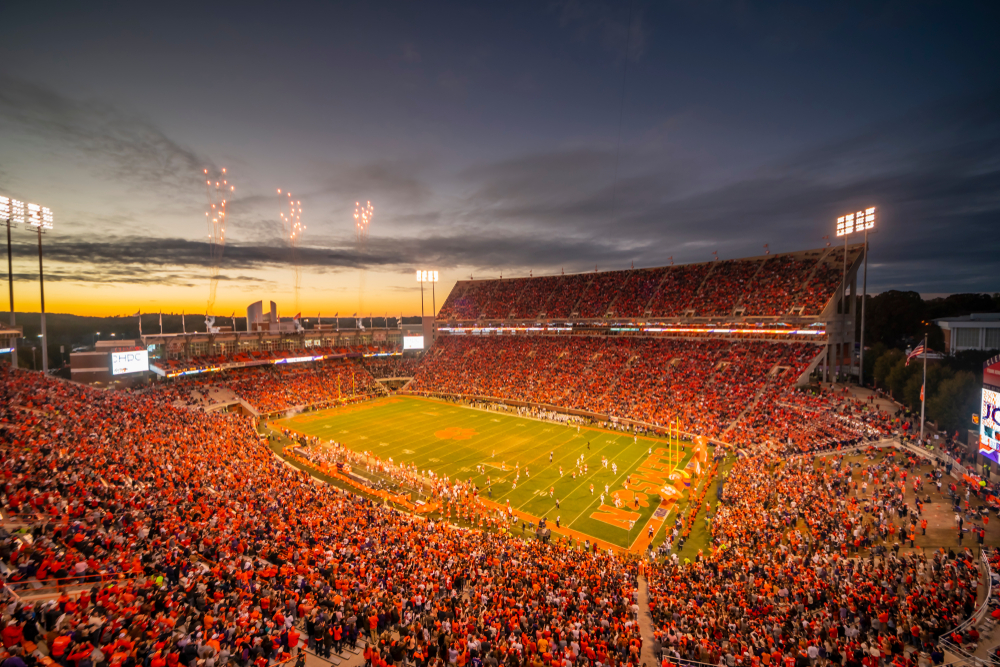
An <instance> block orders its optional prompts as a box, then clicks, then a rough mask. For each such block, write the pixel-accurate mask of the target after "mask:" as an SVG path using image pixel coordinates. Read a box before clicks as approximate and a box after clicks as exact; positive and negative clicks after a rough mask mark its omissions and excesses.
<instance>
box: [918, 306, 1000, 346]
mask: <svg viewBox="0 0 1000 667" xmlns="http://www.w3.org/2000/svg"><path fill="white" fill-rule="evenodd" d="M934 321H935V322H936V323H937V324H938V326H940V327H941V331H943V332H944V351H945V353H946V354H955V353H956V352H964V351H965V350H1000V313H973V314H972V315H963V316H961V317H942V318H940V319H937V320H934Z"/></svg>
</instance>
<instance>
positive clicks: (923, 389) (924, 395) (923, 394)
mask: <svg viewBox="0 0 1000 667" xmlns="http://www.w3.org/2000/svg"><path fill="white" fill-rule="evenodd" d="M926 404H927V334H926V333H925V334H924V384H923V385H922V386H921V387H920V444H921V445H923V444H924V406H925V405H926Z"/></svg>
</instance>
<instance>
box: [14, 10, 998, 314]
mask: <svg viewBox="0 0 1000 667" xmlns="http://www.w3.org/2000/svg"><path fill="white" fill-rule="evenodd" d="M997 25H1000V4H998V3H995V2H974V1H969V2H961V3H946V2H922V1H919V0H907V1H905V2H903V1H899V2H896V1H892V2H876V1H865V2H837V3H802V2H784V1H781V0H778V1H775V2H760V3H755V2H747V1H746V0H732V1H730V0H697V1H696V0H683V1H672V0H658V1H655V2H654V1H652V0H621V1H620V2H602V1H599V0H564V1H555V0H553V1H551V2H550V1H546V0H536V1H533V2H515V1H506V2H471V3H470V2H390V1H385V2H363V3H362V2H357V3H350V2H341V3H328V2H315V3H299V2H285V3H280V4H274V3H268V4H255V3H252V2H239V3H237V2H232V3H225V2H218V3H184V2H177V3H166V4H164V3H159V4H151V3H66V4H59V3H3V5H2V7H0V194H2V195H7V196H11V197H16V198H19V199H23V200H25V201H29V202H34V203H38V204H42V205H45V206H48V207H49V208H51V209H52V210H53V212H54V215H55V228H54V229H53V230H52V231H51V232H49V233H48V234H46V235H45V237H44V239H43V244H44V253H45V270H44V276H45V297H46V310H48V311H50V312H67V313H75V314H81V315H114V314H132V313H134V312H135V311H137V310H141V311H142V312H156V311H163V312H181V311H185V312H188V313H203V312H209V313H212V314H218V315H229V313H230V312H233V311H237V312H245V308H246V306H247V304H249V303H251V302H253V301H256V300H258V299H264V300H265V301H266V300H274V301H276V302H277V303H278V307H279V312H280V313H281V314H282V315H293V314H295V312H296V311H298V312H303V313H304V314H307V315H309V316H312V315H313V314H317V313H319V314H323V315H324V316H328V315H333V314H334V313H339V314H340V315H342V316H349V315H351V314H353V313H359V314H365V315H367V314H368V313H374V314H375V315H382V314H386V313H388V314H390V315H396V314H404V315H414V314H419V313H420V289H419V285H418V284H417V283H416V280H415V277H414V271H415V270H416V269H435V270H438V271H439V273H440V278H441V282H440V283H439V284H438V285H437V286H436V287H435V291H436V294H435V302H436V306H437V307H440V305H441V304H442V303H443V301H444V299H445V296H446V295H447V293H448V291H449V290H450V289H451V287H452V285H454V283H455V281H456V280H460V279H467V278H469V277H470V276H471V277H474V278H487V277H498V276H501V275H503V276H521V275H528V274H529V272H530V273H531V274H532V275H544V274H555V273H559V272H562V271H565V272H567V273H569V272H578V271H593V270H595V269H596V270H611V269H623V268H628V267H629V266H632V265H634V266H636V267H648V266H663V265H665V264H669V263H670V262H671V261H673V262H675V263H686V262H700V261H708V260H711V259H712V258H713V254H712V253H713V252H717V253H718V257H719V258H720V259H727V258H735V257H746V256H756V255H761V254H763V253H764V244H767V246H768V248H769V250H770V252H783V251H795V250H803V249H807V248H818V247H822V246H823V245H824V244H825V243H826V242H827V241H825V240H824V239H823V237H824V236H826V235H832V234H833V230H834V224H835V219H836V217H837V216H838V215H842V214H844V213H847V212H851V211H854V210H857V209H860V208H865V207H868V206H876V207H878V215H879V219H878V223H877V226H878V229H877V233H875V234H873V235H872V237H871V248H872V250H871V263H870V266H869V270H870V275H869V279H868V283H869V291H871V292H878V291H882V290H886V289H902V290H915V291H918V292H921V293H922V294H925V295H938V294H948V293H954V292H974V291H990V292H993V291H1000V280H997V278H996V276H997V272H998V268H1000V261H998V259H997V257H998V250H1000V243H998V242H997V241H996V240H994V239H995V238H996V234H997V231H996V230H998V229H1000V196H998V193H1000V66H998V64H1000V40H997V39H996V36H995V28H996V26H997ZM222 168H225V169H226V170H227V171H226V173H227V175H228V177H229V179H228V180H229V181H230V182H231V183H232V185H233V187H234V188H235V189H234V190H233V192H232V193H231V199H230V201H229V206H228V220H227V224H226V232H225V245H224V247H221V248H220V247H215V248H213V247H212V243H211V240H210V238H209V225H208V223H207V222H206V215H205V214H206V210H207V209H208V206H209V201H210V200H209V194H208V192H207V191H206V186H205V176H204V174H205V171H204V170H206V169H207V170H209V173H210V174H211V175H215V174H218V173H219V172H220V170H221V169H222ZM279 188H280V189H281V190H282V194H281V195H279V194H278V189H279ZM287 192H291V193H292V196H293V198H294V199H295V200H296V201H300V202H301V208H302V214H301V221H302V224H303V225H304V226H305V229H304V231H303V232H302V234H301V235H300V237H299V238H298V240H297V242H296V243H295V244H293V243H292V242H291V241H290V239H289V232H288V229H287V226H284V225H283V223H282V220H281V218H280V216H279V214H280V213H281V212H284V211H286V210H287V203H286V201H283V200H282V198H283V197H284V196H285V193H287ZM357 202H360V203H361V204H365V203H366V202H371V205H372V207H373V210H374V215H373V219H372V221H371V224H370V227H369V231H368V236H367V239H365V240H359V239H358V237H357V234H356V230H355V219H354V212H355V208H356V203H357ZM36 245H37V240H36V237H35V236H33V235H32V234H31V233H30V232H28V231H26V230H23V229H17V230H15V231H14V232H13V252H14V257H15V262H14V274H15V299H16V301H15V309H16V310H18V311H30V310H37V308H38V305H39V290H38V262H37V247H36ZM220 254H221V259H216V258H217V257H218V256H219V255H220ZM296 274H298V284H299V289H298V290H296V287H295V286H296V281H297V280H296ZM213 276H215V277H216V278H215V280H216V290H215V299H214V301H213V300H212V298H211V293H212V290H211V283H212V278H213ZM426 299H427V301H426V306H425V307H426V311H427V313H428V314H430V310H431V296H430V293H429V290H428V293H427V294H426ZM0 308H3V309H6V308H7V304H6V300H4V303H3V304H2V306H0Z"/></svg>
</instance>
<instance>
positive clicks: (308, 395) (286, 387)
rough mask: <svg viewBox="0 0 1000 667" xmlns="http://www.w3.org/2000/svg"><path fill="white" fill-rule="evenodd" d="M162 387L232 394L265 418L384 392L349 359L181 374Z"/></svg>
mask: <svg viewBox="0 0 1000 667" xmlns="http://www.w3.org/2000/svg"><path fill="white" fill-rule="evenodd" d="M161 387H162V389H163V391H166V392H171V395H174V394H173V392H178V391H180V392H188V393H189V394H193V393H194V392H197V393H198V394H199V395H200V396H212V395H213V394H214V393H216V392H221V393H225V392H230V393H231V394H232V395H235V396H238V397H239V398H241V399H243V400H244V401H246V402H247V403H248V404H250V405H251V406H252V407H253V408H254V410H256V411H257V412H258V413H259V414H262V415H270V414H274V413H278V412H285V411H287V410H292V409H301V408H304V407H321V406H326V405H332V404H335V403H337V402H338V401H341V400H343V399H347V398H354V397H356V396H374V395H376V394H379V393H381V390H380V389H379V386H378V383H377V382H375V380H374V378H373V377H372V376H371V374H370V373H369V372H368V371H367V370H365V367H364V366H363V365H360V364H358V363H355V362H354V361H350V360H330V361H314V362H305V363H295V364H267V365H262V366H249V367H246V368H235V369H231V370H227V371H222V372H219V373H210V374H205V375H195V376H182V377H178V378H174V379H173V380H172V381H170V382H167V383H161V384H160V385H159V386H158V387H157V388H158V389H160V388H161Z"/></svg>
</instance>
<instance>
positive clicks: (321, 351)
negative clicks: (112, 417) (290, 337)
mask: <svg viewBox="0 0 1000 667" xmlns="http://www.w3.org/2000/svg"><path fill="white" fill-rule="evenodd" d="M387 351H398V347H397V348H396V350H393V349H392V347H388V346H384V345H383V346H378V345H354V346H350V347H302V348H295V349H289V350H239V351H236V352H230V353H227V354H208V355H197V356H193V357H191V358H190V359H155V360H153V362H152V364H153V365H154V366H157V367H158V368H160V369H161V370H163V371H165V372H166V373H167V374H171V373H176V372H181V371H192V370H203V369H206V368H213V367H217V366H221V365H223V364H230V365H231V364H255V363H257V364H261V363H274V362H276V361H280V360H281V359H295V358H301V357H321V356H331V357H332V356H338V357H347V356H354V357H356V356H359V355H362V354H369V353H374V352H387Z"/></svg>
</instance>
